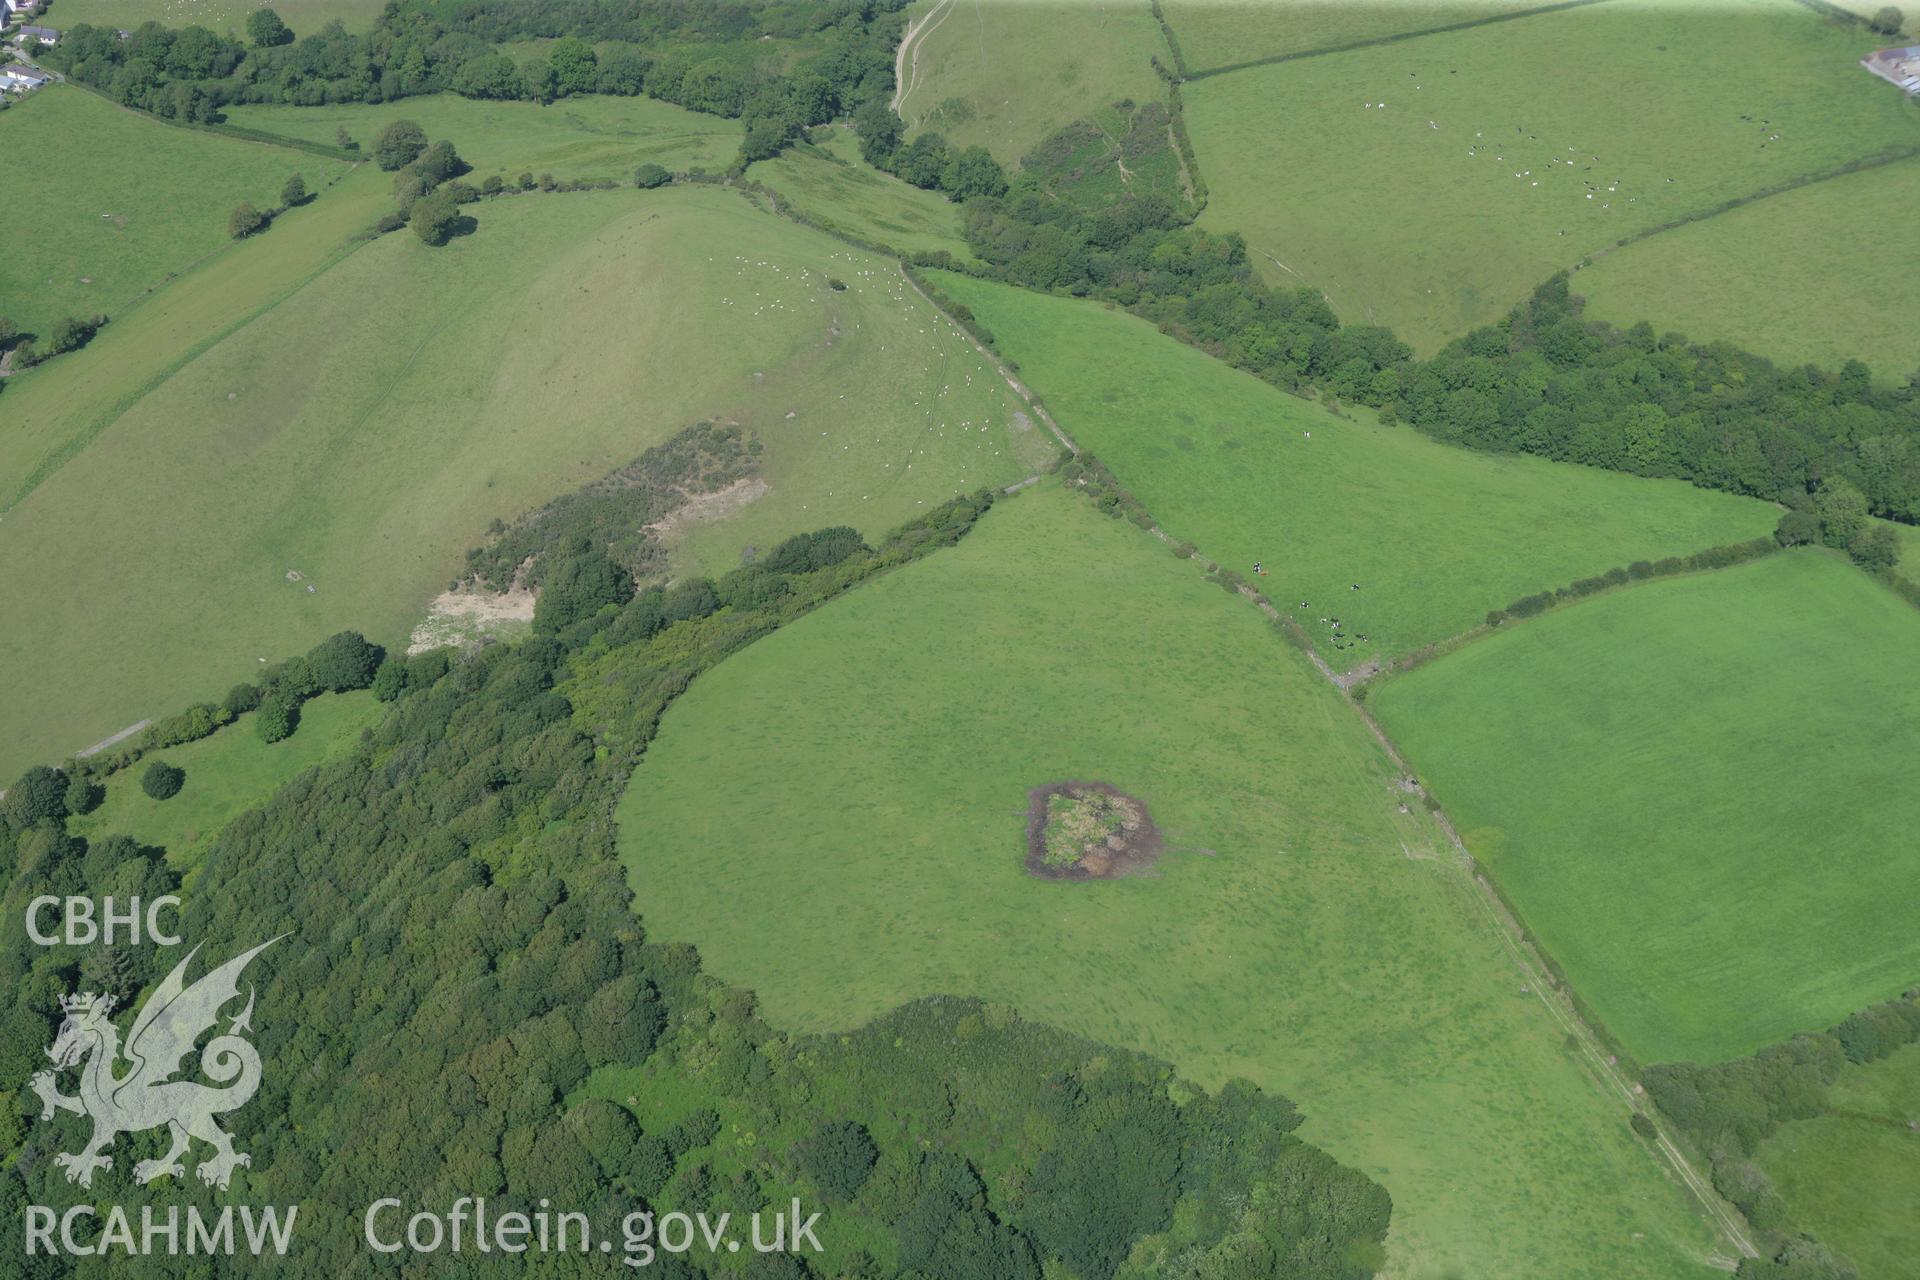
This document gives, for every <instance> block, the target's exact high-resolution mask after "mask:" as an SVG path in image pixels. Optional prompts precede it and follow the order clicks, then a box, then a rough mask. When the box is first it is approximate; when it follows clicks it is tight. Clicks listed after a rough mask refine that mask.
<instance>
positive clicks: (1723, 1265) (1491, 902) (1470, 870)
mask: <svg viewBox="0 0 1920 1280" xmlns="http://www.w3.org/2000/svg"><path fill="white" fill-rule="evenodd" d="M1144 527H1145V530H1146V532H1147V533H1149V534H1151V535H1152V536H1154V537H1155V538H1158V539H1159V540H1160V541H1161V542H1163V543H1168V544H1171V543H1173V541H1174V539H1173V537H1172V535H1171V534H1169V533H1167V532H1166V530H1164V529H1162V528H1161V527H1160V526H1159V525H1158V524H1157V523H1155V524H1151V525H1147V526H1144ZM1196 562H1198V561H1196ZM1238 594H1239V595H1240V596H1241V597H1242V598H1243V599H1245V600H1246V601H1247V602H1248V603H1250V604H1253V605H1254V606H1255V607H1256V608H1258V609H1259V610H1260V611H1261V612H1262V613H1263V614H1265V615H1266V617H1267V619H1268V620H1269V621H1270V622H1272V623H1274V624H1275V625H1277V626H1279V627H1282V628H1284V629H1285V630H1286V631H1287V632H1288V634H1289V635H1290V636H1291V637H1292V638H1293V639H1294V641H1295V643H1297V644H1298V645H1299V646H1300V649H1301V651H1302V652H1304V653H1305V654H1306V656H1307V658H1308V660H1309V661H1311V662H1312V663H1313V666H1314V669H1315V670H1317V671H1318V672H1319V673H1320V674H1321V675H1322V676H1323V677H1324V678H1325V679H1326V680H1327V681H1328V682H1329V683H1331V684H1333V685H1334V686H1335V687H1336V688H1338V689H1340V690H1341V692H1342V694H1343V695H1346V689H1347V685H1346V683H1345V682H1344V681H1343V678H1342V676H1341V675H1340V673H1338V672H1336V671H1334V669H1333V668H1332V666H1330V665H1329V664H1328V663H1327V661H1326V659H1325V658H1323V657H1322V656H1321V655H1320V651H1319V650H1318V649H1317V648H1315V647H1314V644H1313V641H1312V639H1311V638H1310V637H1309V636H1308V635H1307V633H1306V631H1305V630H1304V629H1303V628H1301V627H1300V625H1299V624H1298V623H1297V622H1295V621H1294V620H1293V619H1291V618H1289V617H1287V616H1286V615H1284V614H1282V613H1281V612H1280V611H1279V610H1278V609H1276V608H1274V607H1273V605H1272V604H1271V603H1270V602H1268V601H1265V600H1263V599H1261V598H1260V594H1259V592H1257V591H1256V590H1254V589H1253V588H1251V587H1246V586H1243V587H1241V588H1239V591H1238ZM1343 700H1344V701H1345V702H1346V704H1347V705H1348V707H1350V708H1351V709H1352V710H1353V712H1354V714H1355V715H1357V716H1359V717H1360V721H1361V723H1362V724H1364V725H1365V726H1366V729H1367V732H1368V733H1369V734H1371V735H1372V736H1373V739H1374V741H1375V742H1377V743H1378V744H1379V745H1380V748H1381V750H1382V751H1384V752H1385V753H1386V755H1387V758H1388V759H1389V760H1391V761H1392V762H1393V764H1394V765H1395V767H1397V768H1398V769H1400V770H1401V772H1402V773H1403V774H1404V775H1406V776H1409V777H1411V776H1413V773H1414V770H1413V767H1412V765H1411V764H1410V763H1409V762H1408V760H1407V758H1406V756H1405V755H1404V754H1403V753H1402V752H1401V751H1400V748H1399V747H1398V745H1396V744H1395V743H1394V741H1393V739H1392V738H1390V737H1389V736H1388V735H1387V732H1386V730H1384V729H1383V728H1381V726H1380V724H1379V722H1378V721H1376V720H1375V719H1374V718H1373V716H1372V714H1371V713H1370V712H1368V710H1367V709H1366V707H1364V706H1363V705H1361V704H1360V703H1358V702H1356V701H1354V700H1353V698H1352V697H1351V696H1344V698H1343ZM1429 812H1430V813H1431V814H1432V816H1433V820H1434V823H1435V825H1436V826H1438V827H1439V828H1440V830H1441V831H1442V832H1443V833H1444V834H1445V836H1446V838H1447V841H1448V843H1449V844H1451V845H1452V846H1453V851H1454V855H1455V856H1454V857H1453V858H1452V859H1450V860H1446V861H1447V863H1448V865H1450V866H1451V867H1452V868H1453V869H1454V871H1455V873H1456V874H1457V875H1458V877H1459V879H1460V882H1461V888H1462V889H1463V890H1465V891H1466V892H1467V893H1468V894H1469V896H1471V897H1472V899H1473V901H1474V904H1475V908H1476V914H1477V915H1478V916H1479V917H1480V918H1482V919H1484V920H1485V921H1486V924H1487V927H1488V928H1489V929H1490V930H1492V931H1493V932H1494V933H1495V934H1496V935H1498V938H1499V943H1500V948H1501V950H1502V951H1503V952H1504V953H1505V954H1506V955H1507V957H1508V958H1509V959H1510V960H1511V961H1512V962H1513V966H1514V968H1516V969H1517V970H1519V972H1520V974H1521V976H1522V977H1524V978H1525V979H1526V990H1527V992H1528V993H1529V994H1531V995H1532V996H1533V997H1534V999H1536V1000H1538V1001H1539V1002H1540V1004H1541V1006H1542V1007H1543V1008H1544V1009H1546V1011H1547V1013H1548V1016H1549V1017H1551V1018H1552V1019H1553V1021H1554V1023H1555V1025H1557V1026H1558V1027H1560V1028H1561V1029H1562V1030H1564V1031H1565V1032H1566V1033H1567V1034H1568V1035H1569V1036H1571V1037H1573V1039H1574V1041H1575V1042H1576V1043H1577V1044H1578V1046H1579V1050H1580V1053H1579V1056H1580V1060H1581V1062H1582V1063H1583V1064H1584V1065H1585V1066H1586V1067H1587V1070H1588V1073H1589V1075H1590V1076H1591V1077H1592V1078H1593V1080H1594V1081H1595V1082H1596V1083H1597V1084H1598V1085H1599V1086H1600V1088H1601V1089H1602V1091H1603V1092H1604V1093H1606V1094H1608V1095H1609V1096H1611V1097H1613V1098H1615V1099H1616V1100H1617V1101H1619V1102H1620V1103H1622V1104H1624V1105H1625V1106H1626V1107H1627V1109H1628V1110H1629V1111H1630V1112H1634V1111H1639V1110H1640V1106H1639V1101H1638V1099H1639V1095H1637V1094H1636V1093H1635V1092H1634V1085H1633V1082H1632V1081H1631V1080H1629V1079H1628V1078H1627V1075H1626V1073H1625V1072H1623V1071H1621V1070H1620V1068H1619V1066H1618V1064H1617V1063H1616V1062H1615V1061H1613V1060H1612V1055H1610V1054H1609V1053H1608V1052H1607V1050H1606V1047H1605V1043H1604V1042H1603V1041H1602V1039H1601V1037H1600V1034H1599V1033H1598V1032H1597V1031H1595V1030H1594V1028H1593V1027H1592V1025H1591V1024H1590V1023H1589V1022H1588V1021H1587V1020H1586V1018H1585V1017H1584V1016H1583V1015H1582V1014H1581V1013H1580V1012H1579V1010H1578V1009H1577V1008H1575V1007H1574V1006H1573V1005H1572V1003H1571V1002H1570V1001H1569V1000H1567V999H1566V998H1564V997H1559V996H1556V995H1554V994H1551V993H1552V992H1553V990H1554V981H1555V980H1554V978H1553V976H1552V970H1551V969H1550V968H1549V967H1548V965H1547V963H1546V962H1545V961H1544V960H1543V959H1542V958H1541V957H1540V956H1539V954H1538V951H1537V948H1536V947H1535V946H1534V945H1533V944H1531V943H1528V942H1526V941H1525V940H1524V937H1523V932H1522V929H1521V926H1520V923H1519V921H1518V920H1517V919H1516V918H1515V917H1514V916H1513V913H1512V912H1511V911H1510V910H1509V909H1508V907H1507V906H1506V904H1505V903H1504V902H1503V901H1502V900H1501V898H1500V896H1499V893H1498V891H1497V890H1495V889H1494V887H1493V886H1492V884H1491V883H1490V882H1489V881H1488V880H1487V878H1486V877H1485V875H1484V874H1482V873H1481V871H1480V869H1479V864H1478V862H1477V860H1476V859H1475V858H1474V856H1473V854H1472V853H1471V852H1470V851H1469V850H1468V849H1467V846H1466V842H1465V841H1463V840H1462V839H1461V838H1460V833H1459V830H1458V829H1457V828H1456V827H1455V826H1454V824H1453V820H1452V819H1451V818H1449V817H1448V816H1447V813H1446V811H1445V810H1444V809H1442V808H1440V807H1439V806H1438V805H1437V804H1436V805H1433V806H1430V808H1429ZM1652 1146H1653V1148H1654V1150H1656V1151H1657V1152H1658V1153H1659V1156H1660V1158H1661V1161H1662V1162H1663V1163H1664V1164H1665V1165H1666V1167H1668V1168H1670V1169H1671V1170H1672V1171H1673V1173H1674V1175H1675V1176H1676V1177H1678V1178H1679V1180H1680V1182H1681V1184H1682V1185H1683V1186H1685V1187H1686V1189H1687V1190H1688V1191H1689V1192H1690V1193H1691V1195H1692V1197H1693V1199H1694V1200H1695V1201H1696V1202H1697V1203H1698V1204H1699V1205H1700V1207H1701V1209H1702V1211H1703V1212H1704V1213H1705V1214H1706V1215H1707V1217H1708V1219H1709V1220H1710V1221H1711V1222H1712V1223H1713V1224H1714V1227H1715V1228H1716V1230H1717V1231H1718V1232H1719V1233H1720V1234H1721V1235H1722V1236H1723V1237H1724V1238H1725V1239H1726V1240H1727V1242H1728V1243H1729V1244H1730V1245H1731V1246H1732V1247H1733V1249H1734V1251H1735V1254H1736V1255H1737V1257H1727V1256H1717V1257H1711V1258H1708V1259H1706V1261H1707V1262H1708V1263H1709V1264H1710V1265H1712V1266H1715V1267H1718V1268H1720V1269H1722V1270H1726V1271H1732V1270H1734V1269H1735V1267H1736V1266H1737V1265H1738V1258H1739V1257H1747V1258H1757V1257H1759V1256H1760V1251H1759V1250H1758V1249H1757V1248H1756V1247H1755V1246H1754V1244H1753V1240H1752V1238H1751V1236H1750V1235H1749V1234H1748V1230H1747V1227H1746V1224H1744V1223H1743V1222H1742V1221H1741V1220H1740V1218H1739V1215H1738V1214H1737V1213H1736V1212H1735V1210H1733V1209H1732V1208H1731V1207H1730V1206H1729V1205H1728V1204H1727V1203H1726V1202H1725V1201H1724V1200H1722V1199H1721V1198H1720V1196H1719V1193H1718V1192H1716V1191H1715V1190H1714V1188H1713V1184H1712V1183H1711V1182H1710V1181H1709V1180H1708V1179H1707V1178H1706V1177H1704V1176H1703V1175H1702V1174H1701V1173H1700V1172H1699V1170H1697V1169H1695V1168H1694V1166H1693V1163H1692V1161H1691V1160H1689V1159H1688V1157H1687V1155H1686V1153H1685V1152H1683V1151H1682V1150H1681V1149H1680V1148H1679V1147H1678V1146H1676V1145H1675V1144H1674V1142H1673V1140H1672V1139H1671V1138H1669V1137H1668V1136H1667V1135H1666V1133H1665V1132H1664V1131H1663V1132H1662V1133H1660V1135H1659V1137H1658V1138H1657V1139H1656V1140H1655V1142H1654V1143H1653V1144H1652Z"/></svg>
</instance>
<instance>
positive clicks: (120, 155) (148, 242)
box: [0, 85, 348, 348]
mask: <svg viewBox="0 0 1920 1280" xmlns="http://www.w3.org/2000/svg"><path fill="white" fill-rule="evenodd" d="M0 149H4V150H5V152H6V154H8V155H10V156H13V157H14V158H15V160H14V163H15V164H16V165H24V166H26V168H25V169H23V170H17V171H16V175H15V178H14V180H12V181H9V182H8V183H7V184H6V185H7V200H6V206H7V212H8V215H9V218H10V220H11V221H12V222H13V223H14V224H15V225H16V226H17V227H19V228H20V231H21V233H20V234H19V235H16V236H14V237H11V238H10V239H9V242H8V249H7V252H5V253H0V315H4V316H8V317H11V318H12V319H13V321H14V322H15V323H16V324H18V325H19V326H20V327H21V328H22V329H23V330H27V331H29V332H34V333H38V334H39V335H40V341H41V345H42V347H43V348H44V346H45V341H46V336H47V334H48V333H49V332H51V330H52V328H53V326H54V324H55V323H56V322H57V321H59V320H62V319H64V318H66V317H68V316H89V315H93V314H96V313H104V314H106V315H108V316H114V315H117V314H118V313H119V312H120V311H121V310H122V309H123V308H124V307H126V306H127V305H128V304H129V303H131V302H133V301H134V300H135V299H137V298H139V297H140V296H141V295H143V294H145V293H146V292H147V291H148V290H150V289H153V288H156V287H158V286H160V285H162V284H165V283H166V281H167V278H168V277H169V276H170V275H171V274H173V273H175V272H178V271H184V270H186V269H187V268H188V267H190V266H192V265H193V264H194V263H195V262H197V261H198V260H200V259H201V258H203V257H205V256H206V255H208V254H210V253H214V252H217V251H218V250H220V249H221V248H222V247H224V246H225V245H227V244H228V243H229V242H230V238H229V236H228V234H227V216H228V215H229V214H230V213H232V212H233V207H234V206H235V205H237V204H239V203H240V202H241V201H242V200H250V201H252V202H253V204H254V205H256V206H257V207H259V208H262V209H270V208H272V207H274V206H275V205H277V204H279V203H280V188H281V187H282V186H284V185H285V184H286V181H287V179H288V178H289V177H290V176H292V175H293V174H296V173H298V174H303V175H305V177H306V180H307V187H308V189H309V190H319V189H320V188H321V187H323V186H324V185H326V184H327V183H328V182H331V181H332V180H333V179H335V178H337V177H339V176H340V175H341V174H343V173H345V172H346V170H347V167H348V166H347V165H346V164H345V163H343V162H340V161H335V160H328V159H326V158H325V157H323V156H317V155H313V154H310V153H305V152H299V151H293V150H289V149H287V148H284V147H270V146H263V145H261V144H259V143H254V142H241V141H238V140H236V139H231V138H221V137H216V136H214V135H212V134H208V133H202V132H199V131H197V130H193V129H181V128H176V127H174V126H172V125H167V124H162V123H160V122H159V121H157V120H155V119H153V118H152V117H150V116H144V115H139V114H136V113H134V112H132V111H127V110H124V109H122V108H120V107H118V106H115V105H114V104H113V103H111V102H108V101H107V100H106V99H105V98H101V97H97V96H95V95H94V94H91V93H88V92H87V91H86V90H84V89H79V88H74V87H72V86H69V85H48V86H47V87H46V88H44V89H42V90H40V91H39V92H37V93H33V94H30V95H28V96H27V97H26V98H25V99H23V100H21V101H20V102H18V103H16V104H15V105H14V106H13V107H12V108H11V109H10V110H8V111H6V112H0Z"/></svg>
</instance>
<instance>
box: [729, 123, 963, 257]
mask: <svg viewBox="0 0 1920 1280" xmlns="http://www.w3.org/2000/svg"><path fill="white" fill-rule="evenodd" d="M823 132H825V133H826V134H827V137H826V139H825V140H824V141H823V142H821V143H820V144H819V145H817V146H814V145H809V144H806V143H798V144H795V145H794V146H791V147H788V148H787V149H786V150H785V151H783V152H781V153H780V154H779V155H777V156H775V157H774V158H773V159H771V160H763V161H761V162H759V163H758V164H755V165H753V166H752V167H751V168H749V169H748V170H747V177H748V178H749V179H751V180H752V181H755V182H764V183H765V184H766V185H767V186H768V187H770V188H772V189H773V190H774V191H777V192H778V193H779V194H780V199H781V202H782V203H783V205H786V206H790V207H791V208H793V209H795V210H797V211H798V212H800V213H803V214H805V215H806V216H807V217H808V218H810V219H812V220H813V221H814V222H817V223H819V224H820V225H822V226H825V227H831V228H833V229H835V230H838V231H842V232H845V233H847V234H849V235H854V236H858V237H860V238H861V239H863V240H866V241H869V242H871V243H874V244H883V245H886V246H888V247H889V248H892V249H897V250H899V251H901V252H902V253H918V252H922V251H927V252H937V251H939V250H943V249H944V250H945V251H946V252H948V253H950V254H952V255H953V256H954V257H955V258H957V259H959V260H960V261H962V262H971V261H973V251H972V250H971V249H969V248H968V247H967V240H966V233H965V230H964V228H963V227H962V226H961V222H962V218H961V212H960V206H959V205H957V204H955V203H953V201H951V200H949V199H947V198H946V197H945V196H943V195H941V194H940V193H939V192H937V191H922V190H921V189H920V188H918V187H916V186H913V185H912V184H910V183H906V182H902V181H901V180H900V179H898V178H896V177H893V176H892V175H890V174H885V173H882V172H880V171H879V170H877V169H875V168H873V167H872V166H871V165H868V164H866V163H865V162H864V161H862V160H861V159H860V145H859V142H858V140H857V139H856V138H855V137H854V135H853V133H852V131H851V130H848V129H845V128H841V127H837V126H829V127H827V128H826V129H825V130H823Z"/></svg>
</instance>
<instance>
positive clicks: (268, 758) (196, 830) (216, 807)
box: [67, 691, 382, 870]
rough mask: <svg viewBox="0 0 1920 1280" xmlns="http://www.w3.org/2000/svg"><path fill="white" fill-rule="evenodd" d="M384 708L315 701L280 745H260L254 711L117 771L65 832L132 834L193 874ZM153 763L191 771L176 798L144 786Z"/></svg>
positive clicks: (336, 697)
mask: <svg viewBox="0 0 1920 1280" xmlns="http://www.w3.org/2000/svg"><path fill="white" fill-rule="evenodd" d="M381 710H382V708H381V706H380V704H379V703H378V702H375V701H374V699H373V695H372V694H371V693H368V692H365V691H360V692H355V693H342V694H331V695H327V696H323V697H319V698H313V699H311V700H309V701H308V702H306V703H305V704H304V705H302V706H301V708H300V727H299V728H298V729H297V730H295V731H294V734H293V736H292V737H291V738H285V739H282V740H281V741H279V742H275V743H266V742H262V741H261V740H260V736H259V734H257V733H256V732H255V731H254V727H253V716H252V715H251V714H248V715H244V716H241V717H240V718H239V719H238V720H235V721H234V722H233V723H232V724H230V725H228V726H227V727H226V728H224V729H221V730H220V731H219V732H218V733H215V734H214V735H213V736H212V737H210V738H202V739H200V741H198V742H189V743H187V744H185V745H184V746H179V747H169V748H167V749H166V750H164V751H156V752H153V753H151V754H150V755H148V756H146V757H145V758H144V759H142V760H141V761H140V762H139V763H138V764H135V765H133V766H131V767H130V768H127V769H123V770H121V771H120V772H119V773H116V774H114V775H113V776H112V777H110V778H108V779H107V783H106V795H105V797H104V798H103V799H102V800H101V802H100V807H99V808H97V809H95V810H94V811H93V812H92V813H89V814H86V815H85V816H83V817H78V818H73V819H70V820H69V821H68V824H67V829H68V830H69V831H71V832H73V833H74V834H75V835H81V836H85V837H87V838H88V839H89V840H99V839H104V838H105V837H107V836H111V835H124V836H132V837H133V838H134V839H135V840H138V841H139V842H140V843H141V844H149V845H158V846H159V847H161V848H163V849H165V850H166V851H167V861H168V862H170V863H172V864H173V866H175V867H176V868H179V869H181V870H191V869H192V868H193V867H195V866H197V865H198V864H199V862H200V858H201V855H202V854H204V853H205V852H206V850H207V849H208V848H209V847H210V846H211V845H212V843H213V841H214V839H215V838H216V837H217V836H218V835H219V834H220V828H222V827H224V826H225V825H226V824H227V823H229V822H231V821H232V820H233V819H234V818H236V817H238V816H239V815H240V814H242V813H244V812H245V811H246V810H248V809H251V808H252V807H254V806H255V805H257V804H261V803H264V802H265V801H266V799H267V797H269V796H270V795H272V794H273V792H274V791H275V790H276V789H277V788H278V787H279V786H280V784H281V783H283V782H286V781H287V780H288V779H290V778H292V777H293V776H294V775H296V774H298V773H301V772H303V771H304V770H306V769H308V768H311V767H312V766H313V765H316V764H319V763H320V762H321V761H323V760H327V759H330V758H332V757H333V756H334V755H336V754H337V753H339V752H340V751H342V750H344V749H345V748H346V747H348V746H349V745H351V744H352V743H354V742H355V741H357V740H358V739H359V737H360V731H361V730H362V729H365V728H366V727H367V726H368V725H370V724H372V723H373V722H374V720H376V719H377V718H378V717H379V715H380V712H381ZM153 760H165V761H166V762H167V763H168V764H171V765H174V766H176V767H178V768H180V769H183V770H185V771H186V775H187V778H186V782H185V783H184V784H183V785H182V787H181V789H180V793H179V794H178V795H176V796H173V797H172V798H170V799H167V800H155V799H153V798H152V797H151V796H149V795H147V793H146V792H144V791H142V790H141V789H140V775H141V774H142V773H143V772H144V771H145V770H146V768H147V765H148V763H149V762H150V761H153Z"/></svg>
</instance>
